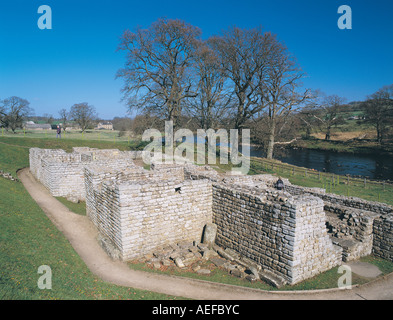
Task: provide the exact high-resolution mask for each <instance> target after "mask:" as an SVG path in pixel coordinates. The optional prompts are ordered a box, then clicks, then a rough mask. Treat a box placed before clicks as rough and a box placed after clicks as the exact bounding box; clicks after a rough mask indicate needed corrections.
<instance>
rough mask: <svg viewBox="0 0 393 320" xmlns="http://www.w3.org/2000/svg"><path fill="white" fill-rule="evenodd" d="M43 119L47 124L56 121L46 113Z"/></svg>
mask: <svg viewBox="0 0 393 320" xmlns="http://www.w3.org/2000/svg"><path fill="white" fill-rule="evenodd" d="M43 117H44V118H45V123H49V124H52V122H53V120H54V118H53V115H51V114H49V113H44V116H43Z"/></svg>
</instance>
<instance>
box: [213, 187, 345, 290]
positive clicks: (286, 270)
mask: <svg viewBox="0 0 393 320" xmlns="http://www.w3.org/2000/svg"><path fill="white" fill-rule="evenodd" d="M287 196H288V195H287ZM213 222H214V223H216V224H217V226H218V228H217V240H216V241H217V243H218V244H219V245H221V246H224V247H227V248H231V249H234V250H235V251H237V252H238V253H240V254H241V255H243V256H245V257H247V258H249V259H251V260H253V261H255V262H256V263H258V264H259V265H261V266H262V267H263V268H264V269H267V270H269V271H271V272H273V273H276V274H278V275H280V276H281V277H283V278H284V279H285V280H286V281H287V282H288V283H290V284H295V283H298V282H300V281H302V280H304V279H307V278H310V277H312V276H314V275H316V274H318V273H320V272H323V271H326V270H328V269H330V268H332V267H334V266H336V265H338V264H340V263H341V250H340V249H339V248H338V247H336V246H334V245H333V244H332V242H331V241H330V239H329V236H328V235H327V230H326V227H325V214H324V211H323V202H322V201H321V200H319V199H318V198H314V197H307V198H304V197H295V198H294V197H292V198H287V197H285V195H283V194H278V193H276V194H275V193H274V192H272V193H269V192H268V193H265V194H259V195H258V194H252V193H251V192H247V191H245V190H242V189H236V188H232V187H229V186H224V185H223V184H217V183H213Z"/></svg>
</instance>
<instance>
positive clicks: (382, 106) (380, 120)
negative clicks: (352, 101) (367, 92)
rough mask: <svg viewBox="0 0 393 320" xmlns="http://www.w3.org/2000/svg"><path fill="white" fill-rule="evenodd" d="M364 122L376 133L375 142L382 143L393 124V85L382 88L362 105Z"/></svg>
mask: <svg viewBox="0 0 393 320" xmlns="http://www.w3.org/2000/svg"><path fill="white" fill-rule="evenodd" d="M362 107H363V108H364V112H365V116H366V121H367V122H369V123H371V124H372V125H373V126H374V127H375V129H376V131H377V141H378V142H379V143H382V141H383V139H384V138H385V136H386V133H387V131H388V129H389V127H391V126H392V124H393V84H391V85H389V86H384V87H383V88H381V89H379V90H378V91H377V92H375V93H373V94H372V95H371V96H369V97H368V99H367V100H366V101H365V102H363V103H362Z"/></svg>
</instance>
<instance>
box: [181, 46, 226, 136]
mask: <svg viewBox="0 0 393 320" xmlns="http://www.w3.org/2000/svg"><path fill="white" fill-rule="evenodd" d="M194 59H195V63H194V78H195V79H194V80H195V83H197V88H198V93H197V96H196V97H192V98H188V99H187V111H188V113H189V114H190V115H191V116H192V117H193V118H194V119H197V122H198V124H199V127H200V128H202V129H209V128H215V127H216V126H218V124H219V123H220V122H221V120H222V119H225V118H226V117H227V115H228V112H229V110H230V108H231V102H232V99H231V98H232V95H231V91H230V90H229V89H228V85H227V84H226V83H227V77H226V75H225V73H224V71H223V69H222V67H221V64H220V61H219V59H218V57H217V54H216V52H215V51H214V50H213V49H212V48H211V46H210V45H209V41H200V42H199V43H198V44H197V46H196V53H195V58H194Z"/></svg>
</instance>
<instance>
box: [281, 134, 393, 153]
mask: <svg viewBox="0 0 393 320" xmlns="http://www.w3.org/2000/svg"><path fill="white" fill-rule="evenodd" d="M285 148H289V149H293V148H301V149H310V150H324V151H331V152H346V153H353V154H362V155H367V154H373V155H375V154H380V155H388V156H393V143H391V142H390V143H384V144H382V145H381V144H379V143H377V142H376V141H375V140H367V139H351V140H344V141H343V140H330V141H326V140H323V139H317V138H310V139H301V140H296V141H295V142H294V143H292V144H290V145H287V146H286V147H285Z"/></svg>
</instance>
